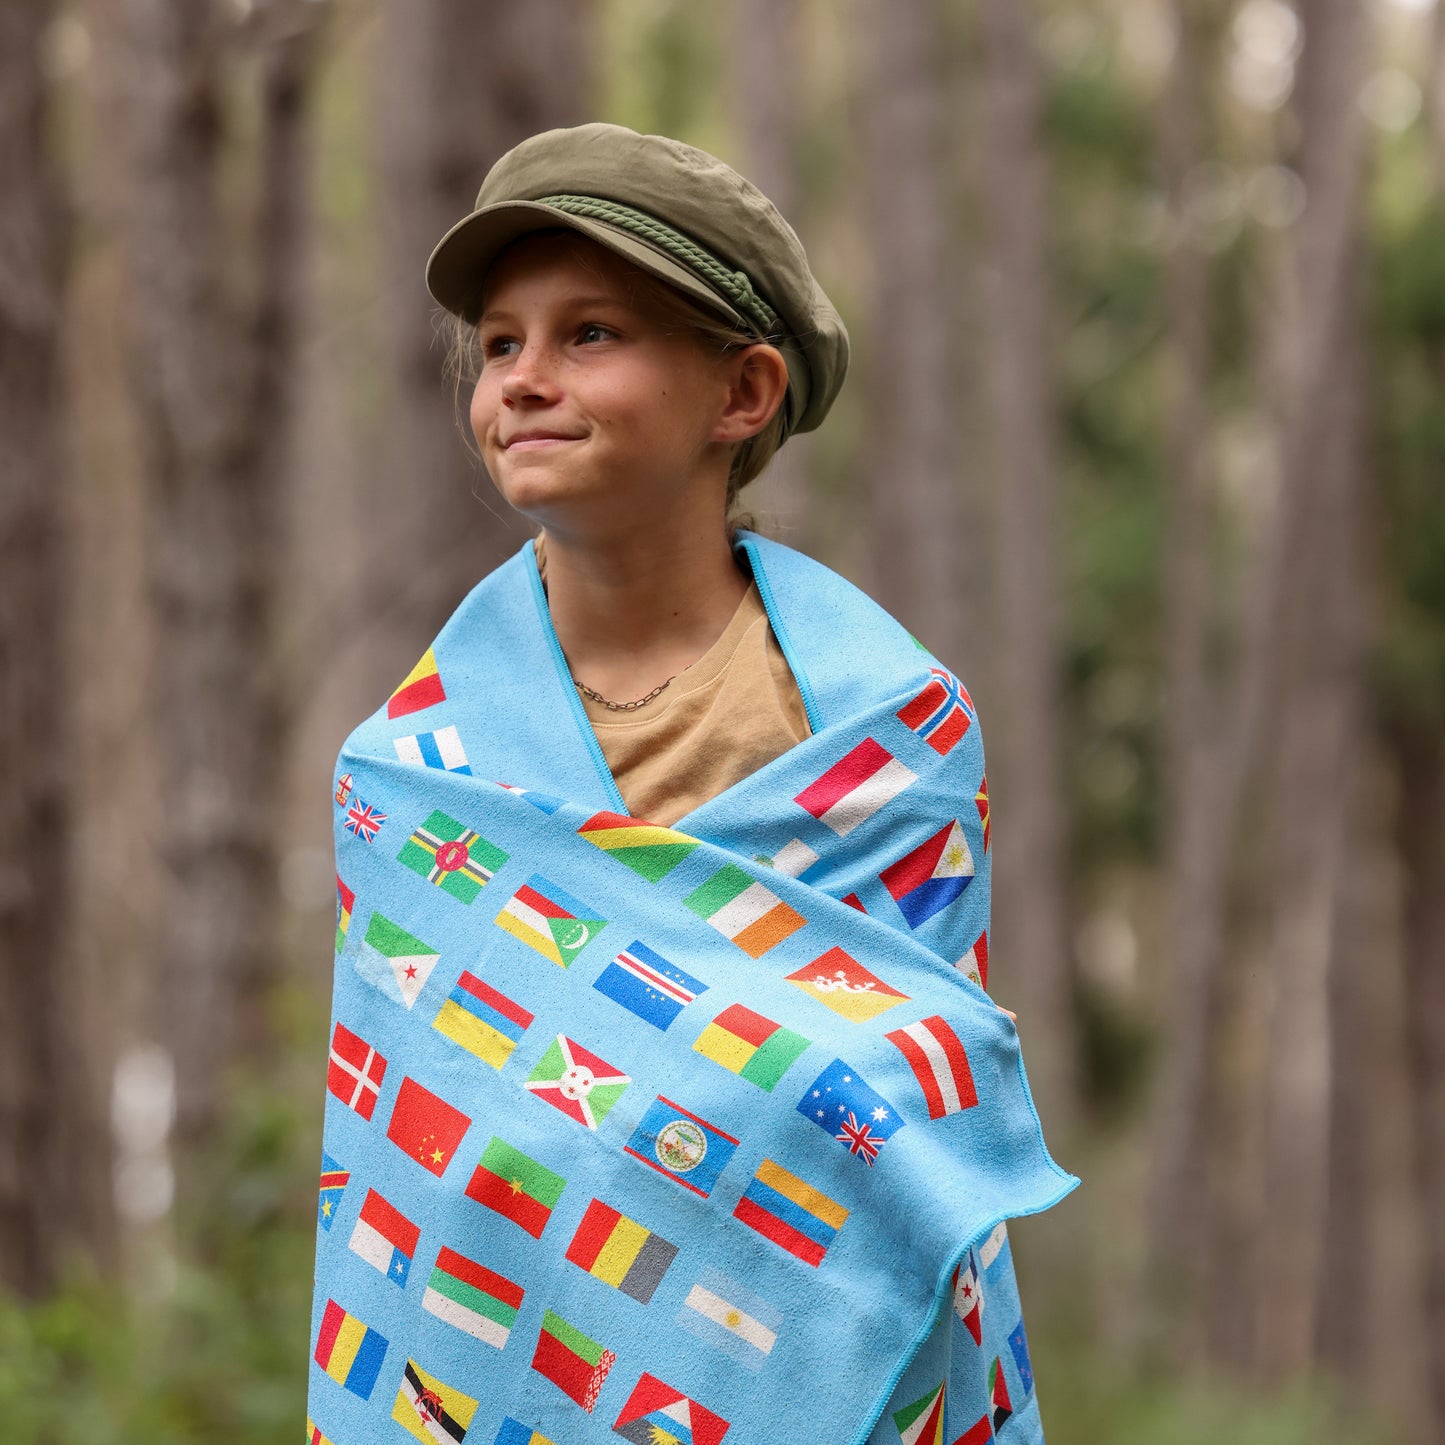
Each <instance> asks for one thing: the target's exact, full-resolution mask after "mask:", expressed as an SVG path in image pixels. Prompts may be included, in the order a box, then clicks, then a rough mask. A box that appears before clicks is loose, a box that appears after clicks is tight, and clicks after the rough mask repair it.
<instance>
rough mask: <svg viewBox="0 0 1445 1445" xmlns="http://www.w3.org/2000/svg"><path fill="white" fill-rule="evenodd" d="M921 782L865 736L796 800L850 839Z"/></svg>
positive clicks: (827, 824)
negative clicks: (861, 825) (850, 836)
mask: <svg viewBox="0 0 1445 1445" xmlns="http://www.w3.org/2000/svg"><path fill="white" fill-rule="evenodd" d="M917 781H918V775H917V774H916V773H913V772H910V771H909V770H908V769H907V768H905V767H904V766H903V764H902V763H900V762H899V761H898V759H897V758H895V757H894V756H893V754H892V753H890V752H889V751H888V749H887V748H885V747H884V746H883V745H882V744H881V743H879V742H876V741H875V740H874V739H873V738H864V739H863V741H862V742H861V743H859V744H858V746H857V747H856V748H854V749H853V750H852V752H850V753H845V754H844V755H843V757H841V758H840V759H839V760H838V761H837V762H836V763H834V764H833V766H832V767H831V768H829V769H828V771H827V772H826V773H824V774H823V776H822V777H821V778H819V779H818V780H817V782H815V783H810V784H809V785H808V786H807V787H806V788H804V789H803V791H802V792H801V793H799V794H798V796H797V797H796V798H794V799H793V801H794V802H795V803H797V805H798V806H799V807H800V808H802V809H803V810H804V812H808V813H811V814H812V815H813V816H814V817H815V818H816V819H817V820H818V821H819V822H820V823H822V824H824V825H825V826H826V827H828V828H831V829H832V830H833V831H834V832H835V833H836V834H837V835H838V836H839V837H840V838H846V837H847V836H848V834H849V833H851V832H852V831H853V829H854V828H856V827H857V826H858V825H859V824H860V823H866V822H867V821H868V819H869V818H871V817H872V816H873V815H874V813H876V812H877V811H878V810H879V809H880V808H881V807H883V806H884V804H886V803H890V802H892V801H893V799H894V798H896V797H897V796H898V795H899V793H901V792H902V791H903V790H904V789H905V788H907V787H909V786H911V785H912V784H913V783H916V782H917Z"/></svg>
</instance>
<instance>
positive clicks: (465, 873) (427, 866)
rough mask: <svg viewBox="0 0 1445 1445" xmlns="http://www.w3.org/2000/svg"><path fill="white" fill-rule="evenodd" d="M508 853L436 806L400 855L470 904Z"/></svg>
mask: <svg viewBox="0 0 1445 1445" xmlns="http://www.w3.org/2000/svg"><path fill="white" fill-rule="evenodd" d="M508 856H509V855H508V854H506V853H503V852H502V850H501V849H500V848H498V847H497V846H496V845H495V844H492V843H488V842H487V840H486V839H485V838H483V837H482V836H481V835H480V834H479V833H477V832H475V831H474V830H473V829H471V828H468V827H467V825H466V824H465V823H459V822H457V820H456V819H455V818H451V817H448V816H447V814H445V813H443V812H442V810H441V809H440V808H434V809H433V810H432V811H431V813H430V814H428V816H427V820H426V822H425V823H423V824H422V825H421V827H419V828H418V829H416V831H415V832H414V833H412V835H411V837H409V838H408V839H407V840H406V842H405V843H404V844H403V845H402V849H401V852H400V853H398V854H397V855H396V859H397V862H398V863H404V864H405V865H406V866H407V867H408V868H410V869H411V871H412V872H413V873H420V874H421V876H422V877H423V878H425V879H426V881H427V882H428V883H435V884H436V886H437V887H438V888H440V889H442V890H443V891H444V892H447V893H450V894H451V895H452V897H453V898H459V899H460V900H461V901H462V902H463V903H466V904H468V905H470V904H471V902H472V901H473V899H475V898H476V896H477V894H478V893H480V892H481V891H482V889H483V888H485V887H486V886H487V883H488V882H489V881H490V879H491V877H492V875H493V874H494V873H495V872H496V871H497V869H498V868H500V867H501V866H502V864H503V863H505V862H506V861H507V858H508Z"/></svg>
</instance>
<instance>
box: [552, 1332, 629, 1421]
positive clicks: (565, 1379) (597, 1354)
mask: <svg viewBox="0 0 1445 1445" xmlns="http://www.w3.org/2000/svg"><path fill="white" fill-rule="evenodd" d="M616 1363H617V1356H616V1355H615V1354H613V1353H612V1351H611V1350H608V1349H604V1348H603V1346H602V1345H600V1344H599V1343H598V1342H597V1341H596V1340H594V1339H592V1338H590V1337H589V1336H587V1335H584V1334H583V1333H582V1331H581V1330H578V1329H574V1328H573V1327H572V1326H571V1325H569V1324H568V1323H567V1321H566V1320H564V1319H563V1318H562V1317H561V1316H560V1315H554V1314H553V1313H552V1311H551V1310H548V1311H547V1312H546V1314H544V1315H543V1316H542V1332H541V1334H539V1335H538V1336H537V1349H536V1351H535V1352H534V1354H533V1355H532V1368H533V1369H534V1370H536V1371H537V1373H538V1374H539V1375H545V1376H546V1378H547V1379H549V1380H551V1382H552V1383H553V1384H554V1385H556V1387H557V1388H558V1389H559V1390H561V1391H562V1393H563V1394H564V1395H566V1396H567V1397H568V1398H569V1399H571V1400H575V1401H576V1402H577V1403H578V1404H579V1405H581V1407H582V1408H583V1409H584V1410H586V1411H587V1413H588V1414H589V1415H590V1414H591V1413H592V1411H593V1409H594V1408H595V1407H596V1404H597V1397H598V1395H600V1394H601V1393H602V1386H603V1383H604V1382H605V1381H606V1379H607V1375H608V1372H609V1371H610V1370H611V1369H612V1366H613V1365H614V1364H616Z"/></svg>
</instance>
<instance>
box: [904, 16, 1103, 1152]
mask: <svg viewBox="0 0 1445 1445" xmlns="http://www.w3.org/2000/svg"><path fill="white" fill-rule="evenodd" d="M893 16H894V12H890V17H893ZM979 16H980V19H981V22H982V28H983V40H984V56H985V64H986V68H987V69H986V75H985V121H984V127H983V135H982V137H981V143H982V146H983V154H984V159H983V165H982V167H981V173H982V176H983V182H984V209H985V211H986V213H987V227H988V238H989V239H988V246H989V256H988V272H989V295H988V316H989V330H990V334H991V342H992V352H993V355H992V358H991V370H992V380H993V403H994V451H993V456H994V473H995V476H996V478H997V490H998V502H997V516H998V542H997V553H996V562H995V569H994V570H995V575H996V576H997V578H998V588H997V601H996V606H997V616H998V631H999V638H998V648H997V651H998V654H999V656H1000V657H1001V669H1000V671H1001V676H1002V679H1003V682H1004V685H1005V689H1006V691H1005V695H1004V698H1003V699H1002V702H1003V707H1002V716H1003V724H1004V725H1003V727H1002V728H1001V729H1000V728H998V727H995V728H994V730H993V731H992V733H991V734H990V736H991V737H992V738H993V739H994V749H995V750H994V769H993V770H994V773H995V785H994V788H993V790H992V791H993V794H994V796H995V798H996V799H997V807H998V810H999V817H1000V819H1001V820H1002V821H1001V823H1000V825H999V828H998V831H997V833H996V835H995V842H994V847H995V850H996V851H995V867H994V879H995V897H996V900H997V903H996V907H995V920H996V928H995V932H996V934H997V940H996V942H995V944H994V946H995V948H996V949H997V950H998V951H999V953H1000V956H1002V957H1006V958H1009V959H1011V960H1012V961H1013V962H1012V967H1013V973H1014V976H1016V977H1017V978H1018V981H1019V983H1018V989H1019V992H1018V996H1017V999H1016V1000H1013V999H1011V1000H1009V1001H1008V1002H1009V1003H1010V1005H1011V1006H1014V1007H1017V1009H1018V1012H1019V1016H1020V1021H1021V1026H1022V1032H1023V1037H1024V1040H1025V1043H1026V1046H1027V1048H1028V1057H1029V1079H1030V1082H1031V1084H1032V1086H1033V1090H1034V1093H1035V1095H1036V1097H1037V1098H1038V1101H1039V1107H1040V1111H1041V1113H1042V1115H1043V1118H1044V1121H1045V1123H1046V1125H1047V1126H1048V1128H1049V1130H1050V1135H1051V1137H1052V1138H1053V1139H1055V1140H1056V1141H1057V1142H1063V1140H1064V1139H1066V1138H1067V1136H1068V1135H1069V1134H1070V1132H1071V1131H1072V1129H1073V1127H1074V1124H1075V1122H1076V1117H1077V1113H1078V1077H1079V1075H1078V1065H1077V1060H1076V1052H1075V1044H1074V1029H1073V1027H1072V1013H1071V974H1072V971H1071V968H1070V962H1069V936H1068V923H1067V908H1066V899H1065V891H1064V887H1065V885H1064V789H1063V781H1062V777H1061V758H1060V729H1061V721H1060V704H1059V657H1058V626H1057V618H1058V613H1057V587H1058V582H1057V577H1058V561H1057V554H1056V545H1055V538H1054V527H1055V518H1056V513H1057V505H1058V504H1057V485H1056V476H1055V472H1056V464H1055V454H1054V452H1055V447H1054V428H1055V416H1054V392H1053V383H1052V380H1051V375H1052V370H1053V368H1052V366H1051V364H1050V358H1051V354H1052V353H1051V348H1050V345H1049V304H1048V297H1049V286H1048V274H1049V272H1048V263H1047V259H1046V242H1047V211H1046V161H1045V155H1044V147H1043V140H1042V136H1041V134H1040V110H1041V89H1042V79H1041V74H1040V67H1039V61H1038V57H1037V55H1036V54H1035V51H1034V45H1033V37H1032V24H1033V20H1032V8H1031V7H1030V6H1029V5H1028V4H1027V3H1024V0H983V3H982V4H981V5H980V7H979ZM890 23H893V22H892V20H891V21H890ZM899 83H900V86H901V87H903V88H905V89H906V88H907V87H908V86H909V85H910V84H911V85H912V86H914V87H915V88H916V86H917V84H918V81H917V78H916V77H915V78H914V79H913V80H912V81H910V80H909V79H908V78H907V77H904V78H902V79H901V80H900V82H899ZM891 334H892V335H896V336H902V337H905V338H907V337H908V332H907V330H906V329H902V328H898V327H896V326H895V327H894V329H893V331H892V332H891ZM900 349H901V348H900Z"/></svg>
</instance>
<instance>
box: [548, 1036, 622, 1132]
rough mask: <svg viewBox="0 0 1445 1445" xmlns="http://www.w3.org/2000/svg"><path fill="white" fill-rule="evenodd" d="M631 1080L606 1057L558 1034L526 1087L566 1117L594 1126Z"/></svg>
mask: <svg viewBox="0 0 1445 1445" xmlns="http://www.w3.org/2000/svg"><path fill="white" fill-rule="evenodd" d="M631 1082H632V1080H631V1079H630V1078H629V1077H628V1076H627V1075H626V1074H623V1073H619V1072H618V1070H616V1069H614V1068H613V1067H612V1065H611V1064H609V1063H608V1062H607V1060H606V1059H601V1058H598V1056H597V1055H596V1054H594V1053H593V1052H592V1051H591V1050H590V1049H584V1048H583V1047H582V1045H581V1044H579V1043H576V1042H575V1041H574V1040H572V1039H569V1038H567V1037H566V1036H565V1035H563V1034H558V1035H557V1037H556V1038H555V1039H553V1040H552V1042H551V1043H550V1044H549V1045H548V1046H547V1052H546V1053H545V1054H543V1055H542V1057H541V1059H540V1060H539V1061H538V1063H537V1067H536V1068H535V1069H533V1070H532V1072H531V1073H530V1074H529V1075H528V1077H527V1083H526V1088H527V1089H528V1090H529V1091H530V1092H532V1093H533V1094H535V1095H536V1096H537V1097H538V1098H539V1099H545V1100H546V1101H547V1103H549V1104H550V1105H551V1106H552V1107H553V1108H554V1109H560V1110H561V1111H562V1112H563V1113H564V1114H565V1115H566V1116H567V1117H568V1118H569V1119H575V1120H576V1121H577V1122H578V1123H579V1124H583V1125H585V1126H586V1127H587V1128H589V1129H595V1128H596V1127H597V1126H598V1125H599V1124H600V1123H601V1122H602V1121H603V1120H604V1119H605V1118H606V1117H607V1116H608V1114H610V1113H611V1112H612V1107H613V1105H614V1104H616V1103H617V1101H618V1100H619V1099H620V1098H621V1097H622V1095H623V1094H624V1093H625V1092H626V1090H627V1086H628V1085H629V1084H630V1083H631Z"/></svg>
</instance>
